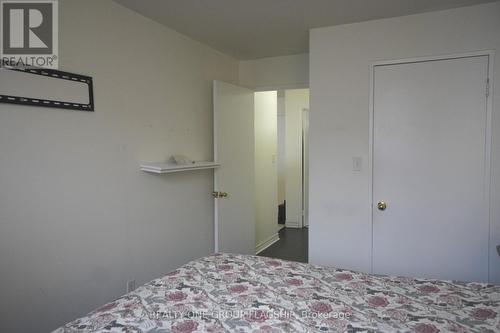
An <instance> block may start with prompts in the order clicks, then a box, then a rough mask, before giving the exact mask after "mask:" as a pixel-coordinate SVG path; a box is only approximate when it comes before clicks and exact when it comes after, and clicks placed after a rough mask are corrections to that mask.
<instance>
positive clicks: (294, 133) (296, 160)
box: [285, 89, 309, 228]
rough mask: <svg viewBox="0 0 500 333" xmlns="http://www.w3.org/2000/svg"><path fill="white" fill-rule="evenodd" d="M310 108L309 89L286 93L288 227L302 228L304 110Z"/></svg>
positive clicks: (293, 90) (287, 91)
mask: <svg viewBox="0 0 500 333" xmlns="http://www.w3.org/2000/svg"><path fill="white" fill-rule="evenodd" d="M305 108H306V109H307V108H309V89H292V90H286V91H285V110H286V111H285V112H286V120H285V122H286V143H285V144H286V147H285V155H286V156H285V158H286V174H285V177H286V179H285V187H286V188H285V193H286V226H287V227H291V228H297V227H302V110H303V109H305Z"/></svg>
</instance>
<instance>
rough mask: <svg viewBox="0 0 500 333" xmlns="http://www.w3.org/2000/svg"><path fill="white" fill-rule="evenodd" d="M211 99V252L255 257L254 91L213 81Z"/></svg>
mask: <svg viewBox="0 0 500 333" xmlns="http://www.w3.org/2000/svg"><path fill="white" fill-rule="evenodd" d="M213 98H214V155H215V160H216V161H217V162H218V163H220V164H221V167H220V168H218V169H217V170H216V171H215V184H214V193H219V195H216V196H218V198H215V251H217V252H230V253H241V254H255V218H254V214H255V212H254V209H255V205H254V186H255V174H254V153H255V152H254V145H255V138H254V136H255V131H254V112H255V109H254V92H253V91H251V90H249V89H246V88H242V87H238V86H235V85H232V84H228V83H224V82H220V81H214V96H213ZM220 194H222V195H220ZM226 194H227V196H225V195H226Z"/></svg>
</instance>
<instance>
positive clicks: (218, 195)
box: [212, 191, 228, 199]
mask: <svg viewBox="0 0 500 333" xmlns="http://www.w3.org/2000/svg"><path fill="white" fill-rule="evenodd" d="M212 196H213V197H214V198H216V199H220V198H227V197H228V194H227V193H226V192H217V191H214V192H212Z"/></svg>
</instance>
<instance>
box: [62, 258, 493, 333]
mask: <svg viewBox="0 0 500 333" xmlns="http://www.w3.org/2000/svg"><path fill="white" fill-rule="evenodd" d="M54 332H55V333H77V332H78V333H82V332H100V333H104V332H117V333H130V332H134V333H136V332H149V333H153V332H174V333H194V332H214V333H217V332H251V333H254V332H255V333H279V332H416V333H438V332H457V333H466V332H481V333H490V332H491V333H492V332H500V286H494V285H486V284H479V283H469V284H467V283H459V282H451V281H439V280H424V279H412V278H403V277H389V276H374V275H369V274H363V273H357V272H351V271H346V270H341V269H336V268H328V267H322V266H315V265H308V264H301V263H296V262H289V261H283V260H277V259H269V258H264V257H255V256H243V255H234V254H215V255H212V256H209V257H206V258H202V259H198V260H195V261H192V262H190V263H188V264H187V265H185V266H183V267H181V268H179V269H177V270H175V271H174V272H172V273H169V274H167V275H166V276H165V277H163V278H160V279H157V280H153V281H151V282H150V283H148V284H145V285H143V286H141V287H139V288H138V289H137V290H135V291H134V292H132V293H130V294H127V295H125V296H123V297H121V298H119V299H117V300H115V301H113V302H111V303H108V304H106V305H104V306H102V307H100V308H98V309H97V310H95V311H94V312H91V313H90V314H88V315H87V316H85V317H83V318H80V319H77V320H75V321H73V322H71V323H69V324H67V325H65V326H63V327H61V328H59V329H57V330H56V331H54Z"/></svg>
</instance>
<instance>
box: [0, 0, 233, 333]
mask: <svg viewBox="0 0 500 333" xmlns="http://www.w3.org/2000/svg"><path fill="white" fill-rule="evenodd" d="M59 3H60V30H59V31H60V43H59V45H60V64H61V69H62V70H67V71H70V72H75V73H82V74H87V75H90V76H92V77H93V78H94V93H95V105H96V112H95V113H86V112H76V111H68V110H58V109H45V108H37V107H26V106H14V105H8V104H0V272H1V274H0V295H2V296H1V298H0V323H1V331H2V332H23V333H24V332H47V331H50V330H52V329H55V328H56V327H57V326H59V325H61V324H63V323H65V322H67V321H69V320H72V319H74V318H76V317H79V316H82V315H84V314H85V313H87V312H88V311H90V310H92V309H94V308H96V307H97V306H100V305H102V304H103V303H105V302H108V301H110V300H112V299H113V298H116V297H119V296H120V295H122V294H124V293H125V287H126V280H127V279H132V278H135V279H136V280H137V284H138V285H140V284H143V283H145V282H147V281H149V280H151V279H153V278H156V277H159V276H162V275H163V274H165V273H167V272H168V271H170V270H172V269H174V268H176V267H178V266H179V265H182V264H184V263H186V262H187V261H188V260H191V259H194V258H197V257H200V256H204V255H206V254H208V253H210V252H211V251H213V244H214V235H213V199H212V197H211V195H210V193H211V191H212V188H213V176H212V171H197V172H186V173H178V174H175V175H167V176H155V175H151V174H146V173H143V172H140V171H139V164H140V162H141V161H155V160H162V159H165V158H167V157H168V156H169V155H172V154H175V153H183V154H186V155H188V156H190V157H192V158H194V159H198V160H209V159H211V158H212V149H213V147H212V125H211V124H212V97H211V94H212V80H213V79H220V80H224V81H229V82H237V75H238V67H237V62H236V61H235V60H234V59H232V58H230V57H227V56H224V55H222V54H220V53H218V52H216V51H214V50H212V49H210V48H208V47H206V46H204V45H202V44H200V43H197V42H194V41H193V40H191V39H189V38H187V37H184V36H182V35H180V34H178V33H176V32H174V31H172V30H169V29H167V28H165V27H163V26H161V25H159V24H157V23H155V22H153V21H151V20H149V19H146V18H144V17H142V16H140V15H138V14H135V13H133V12H132V11H129V10H128V9H125V8H123V7H121V6H119V5H117V4H115V3H113V2H111V1H109V0H86V1H80V0H64V1H60V2H59Z"/></svg>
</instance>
